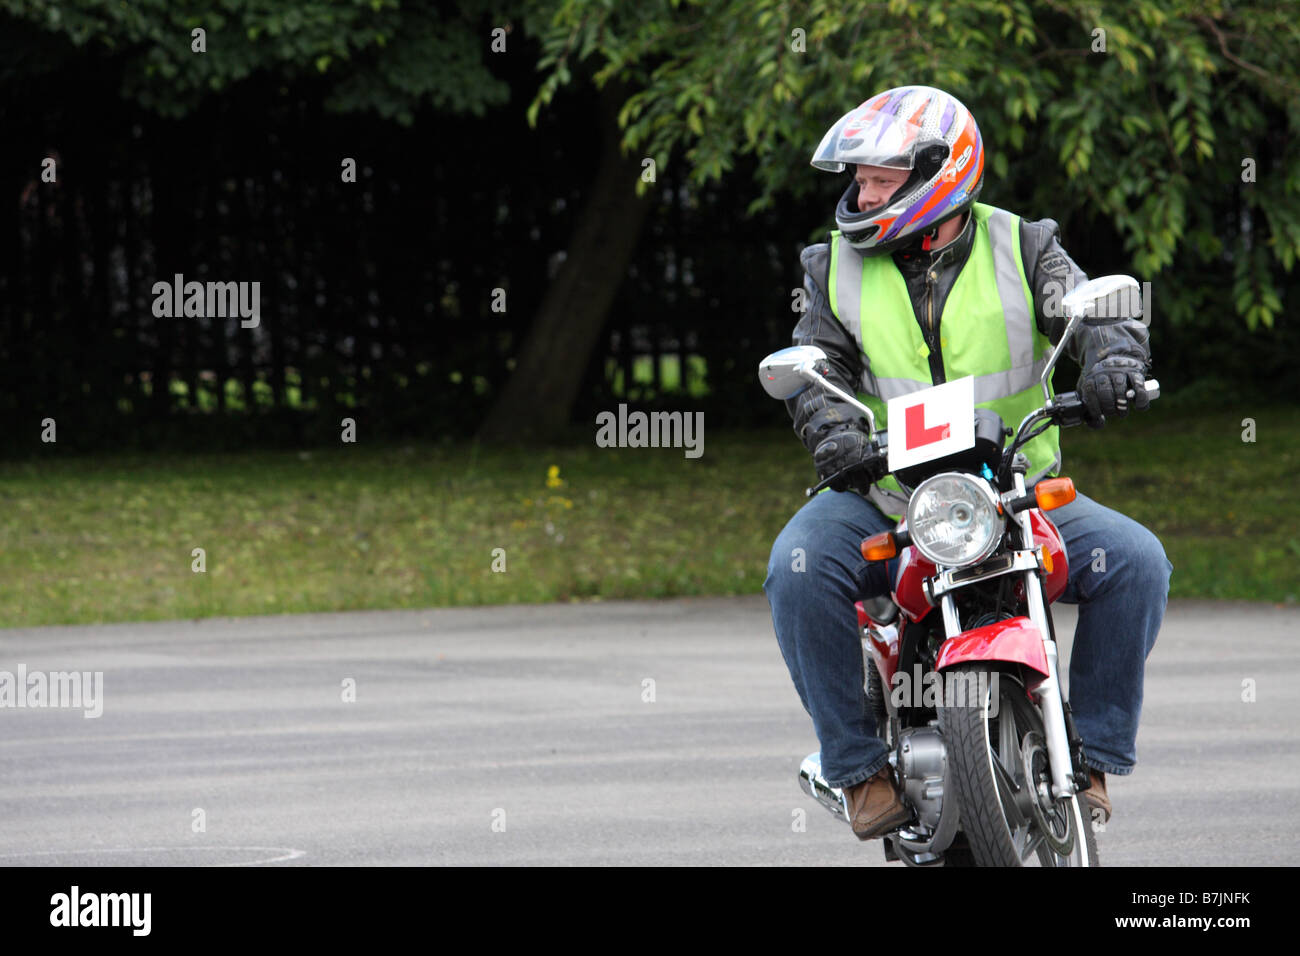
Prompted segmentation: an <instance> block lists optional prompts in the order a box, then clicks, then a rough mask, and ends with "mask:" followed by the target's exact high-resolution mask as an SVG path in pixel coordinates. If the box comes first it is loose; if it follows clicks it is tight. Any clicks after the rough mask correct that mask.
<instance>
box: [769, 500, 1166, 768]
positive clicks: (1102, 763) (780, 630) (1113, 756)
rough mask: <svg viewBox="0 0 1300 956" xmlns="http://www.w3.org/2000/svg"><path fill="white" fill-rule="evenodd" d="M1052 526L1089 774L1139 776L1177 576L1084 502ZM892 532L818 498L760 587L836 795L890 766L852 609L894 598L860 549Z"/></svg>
mask: <svg viewBox="0 0 1300 956" xmlns="http://www.w3.org/2000/svg"><path fill="white" fill-rule="evenodd" d="M1051 518H1052V520H1053V521H1054V522H1055V523H1056V525H1057V527H1058V528H1059V529H1060V531H1061V535H1062V537H1063V538H1064V540H1065V546H1066V552H1067V555H1068V557H1069V562H1070V579H1069V585H1068V586H1067V588H1066V591H1065V594H1064V595H1063V596H1062V598H1061V600H1062V601H1065V602H1067V603H1077V604H1078V605H1079V624H1078V628H1077V630H1076V633H1075V638H1074V649H1073V652H1072V656H1071V660H1070V706H1071V709H1072V711H1073V713H1074V719H1075V724H1076V726H1077V727H1078V730H1079V735H1080V737H1082V738H1083V744H1084V749H1085V751H1086V753H1087V757H1088V762H1089V764H1091V765H1092V766H1093V767H1094V768H1096V769H1097V770H1101V771H1103V772H1106V773H1112V774H1127V773H1132V771H1133V765H1134V763H1135V761H1136V758H1137V752H1136V740H1137V726H1138V719H1139V717H1140V716H1141V712H1142V680H1143V672H1144V667H1145V661H1146V657H1147V655H1148V654H1149V653H1150V651H1151V648H1152V646H1153V645H1154V644H1155V639H1156V634H1157V633H1158V632H1159V630H1160V622H1161V620H1162V619H1163V617H1164V610H1165V602H1166V599H1167V596H1168V593H1169V575H1170V572H1171V571H1172V566H1171V565H1170V563H1169V561H1168V559H1167V558H1166V557H1165V553H1164V549H1163V548H1162V547H1161V545H1160V542H1159V540H1158V539H1157V538H1156V537H1155V535H1153V534H1152V533H1151V532H1150V531H1148V530H1147V529H1146V528H1144V527H1142V526H1141V525H1140V524H1138V523H1137V522H1135V521H1133V520H1132V519H1130V518H1127V517H1125V516H1124V515H1121V514H1119V513H1118V512H1116V511H1112V510H1111V509H1109V508H1105V507H1103V506H1102V505H1099V504H1097V503H1096V502H1095V501H1092V500H1091V499H1089V498H1087V497H1085V496H1083V495H1079V496H1078V497H1077V498H1076V500H1075V501H1073V502H1071V503H1070V504H1068V505H1066V506H1064V507H1062V508H1058V509H1057V510H1055V511H1053V512H1052V513H1051ZM892 527H893V522H892V521H890V520H889V519H888V518H886V517H885V516H884V515H882V514H881V513H880V511H879V510H877V508H876V507H875V506H874V505H872V504H871V503H870V502H869V501H867V500H866V499H864V498H862V497H861V496H859V495H857V494H854V493H852V492H834V491H828V492H825V493H823V494H820V495H817V496H815V497H814V498H812V499H811V500H810V501H809V502H808V503H807V504H805V505H804V506H803V507H802V508H801V509H800V510H799V511H798V512H797V513H796V514H795V515H794V517H793V518H791V519H790V521H789V523H788V524H787V525H786V526H785V528H784V529H783V530H782V531H781V533H780V534H779V535H778V536H777V539H776V542H775V543H774V544H773V546H772V555H771V559H770V560H769V562H768V570H767V580H766V581H765V582H764V584H763V590H764V591H765V592H766V594H767V599H768V603H769V605H770V606H771V609H772V623H773V626H774V628H775V630H776V636H777V642H778V643H779V645H780V647H781V654H782V656H783V657H784V658H785V663H786V666H787V667H788V668H789V670H790V677H791V679H792V680H793V681H794V686H795V689H796V690H797V691H798V693H799V699H800V701H801V702H802V703H803V706H804V709H805V710H807V711H808V713H809V715H810V716H811V717H812V721H813V729H814V730H815V731H816V733H817V739H818V740H819V741H820V742H821V759H822V774H823V776H824V777H825V778H826V781H827V783H829V784H830V785H831V786H833V787H847V786H852V785H853V784H855V783H859V782H861V781H863V780H865V779H867V778H868V777H870V776H872V775H873V774H874V773H875V772H876V771H878V770H879V769H880V768H881V767H883V766H884V765H885V763H886V761H887V759H888V752H887V751H886V749H885V745H884V742H883V741H882V740H881V739H880V738H879V737H878V736H877V728H876V727H875V726H874V720H873V718H872V716H871V715H870V714H869V713H868V712H867V707H866V694H865V693H864V692H863V681H864V677H865V675H864V673H863V660H862V644H861V635H860V634H859V633H858V627H857V615H856V613H855V612H854V610H853V602H854V601H855V600H857V599H858V598H860V597H863V596H869V595H876V594H884V593H885V592H886V591H888V590H889V580H890V579H889V577H887V573H888V574H892V571H893V568H892V562H891V563H890V567H889V568H888V569H886V568H882V567H881V566H880V565H878V564H871V565H868V564H867V562H866V561H864V560H863V559H862V554H861V551H860V545H861V542H862V539H863V538H865V537H868V536H870V535H872V534H876V533H878V532H880V531H885V530H888V529H890V528H892ZM798 549H802V550H801V551H800V550H798ZM1097 549H1101V550H1100V551H1098V550H1097Z"/></svg>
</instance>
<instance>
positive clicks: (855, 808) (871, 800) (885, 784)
mask: <svg viewBox="0 0 1300 956" xmlns="http://www.w3.org/2000/svg"><path fill="white" fill-rule="evenodd" d="M844 802H845V803H846V804H848V808H849V823H850V825H851V826H852V827H853V832H854V833H856V834H857V835H858V839H859V840H872V839H875V838H876V837H880V836H884V835H885V834H886V833H889V832H890V831H891V830H897V829H898V828H899V827H901V826H902V825H903V824H904V823H907V822H908V821H909V820H911V819H912V811H911V810H909V809H907V806H906V805H905V804H904V803H903V798H902V797H901V796H900V795H899V793H898V788H897V787H896V786H895V785H894V775H893V771H892V769H891V768H890V766H889V765H888V764H886V765H885V766H884V767H883V768H882V769H881V771H880V772H879V773H878V774H876V775H875V776H874V777H868V778H867V779H866V780H863V781H862V782H861V783H859V784H855V785H854V786H852V787H846V788H845V790H844Z"/></svg>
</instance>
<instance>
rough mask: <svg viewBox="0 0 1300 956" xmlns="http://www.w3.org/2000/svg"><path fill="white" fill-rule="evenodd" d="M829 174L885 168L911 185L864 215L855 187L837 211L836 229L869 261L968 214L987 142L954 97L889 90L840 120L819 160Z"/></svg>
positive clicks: (926, 89)
mask: <svg viewBox="0 0 1300 956" xmlns="http://www.w3.org/2000/svg"><path fill="white" fill-rule="evenodd" d="M812 165H813V166H815V167H816V168H817V169H822V170H825V171H827V172H831V173H839V172H843V171H844V170H845V169H846V168H847V169H849V170H850V171H851V172H856V169H855V167H856V166H858V165H863V166H886V167H889V168H891V169H899V170H907V171H908V173H909V175H908V177H907V179H906V181H905V182H904V183H903V184H902V185H901V186H900V187H899V188H898V189H897V190H895V191H894V194H893V195H892V196H890V197H889V198H888V199H886V200H885V202H884V204H883V205H880V206H877V207H876V208H874V209H867V210H865V211H861V210H859V209H858V184H857V182H856V181H853V182H850V183H849V186H848V188H847V189H845V190H844V195H842V196H841V197H840V201H839V203H838V204H837V205H836V207H835V225H836V227H837V228H838V229H839V231H840V233H841V234H842V235H843V236H844V238H845V240H846V241H847V242H848V243H849V245H851V246H852V247H853V248H854V249H856V250H858V251H859V252H860V253H862V254H863V255H868V256H870V255H880V254H882V253H885V252H891V251H893V250H895V249H899V248H902V247H904V246H907V245H910V244H912V243H914V242H916V241H917V240H918V239H919V238H920V237H922V236H924V235H932V234H933V230H934V229H935V227H937V226H938V225H939V224H940V223H942V222H944V221H945V220H948V219H951V218H953V217H954V216H958V215H961V213H963V212H965V211H966V210H967V209H969V208H970V207H971V206H972V205H973V204H974V202H975V198H976V197H977V196H978V195H979V191H980V188H981V187H982V186H983V185H984V143H983V140H982V139H981V138H980V131H979V127H978V126H976V125H975V117H974V116H972V115H971V113H970V111H969V110H968V109H966V107H965V106H963V105H962V104H961V102H960V101H959V100H958V99H957V98H956V97H955V96H952V95H950V94H948V93H945V92H944V91H943V90H937V89H935V88H934V87H930V86H900V87H896V88H894V89H892V90H885V92H883V93H879V94H877V95H876V96H873V97H871V99H869V100H866V101H865V102H863V103H862V104H861V105H860V106H857V107H855V108H854V109H851V110H849V112H847V113H845V114H844V115H843V116H841V117H840V118H839V120H837V121H836V123H835V125H833V126H832V127H831V128H830V129H829V130H827V132H826V135H825V136H823V137H822V141H821V144H820V145H819V146H818V147H817V151H816V153H814V154H813V158H812Z"/></svg>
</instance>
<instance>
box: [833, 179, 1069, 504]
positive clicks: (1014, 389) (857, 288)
mask: <svg viewBox="0 0 1300 956" xmlns="http://www.w3.org/2000/svg"><path fill="white" fill-rule="evenodd" d="M972 215H973V217H974V219H975V238H974V243H973V244H972V246H971V250H970V258H969V259H968V260H967V262H966V264H965V265H964V266H963V267H962V270H961V273H960V274H959V275H958V276H957V281H956V282H955V283H954V284H953V287H952V291H951V292H949V294H948V298H947V300H946V301H945V302H944V305H943V313H942V315H941V316H936V324H937V326H938V329H939V334H940V338H939V350H940V354H941V356H942V358H943V369H944V376H945V378H946V380H947V381H953V380H955V379H959V378H964V377H965V376H967V375H973V376H974V377H975V404H976V406H978V407H981V408H989V409H992V410H993V411H995V412H997V413H998V414H999V415H1001V416H1002V420H1003V421H1004V422H1005V423H1006V424H1007V427H1009V428H1016V427H1017V426H1019V424H1020V422H1021V420H1022V419H1023V418H1024V417H1025V416H1026V415H1027V414H1029V413H1030V412H1032V411H1033V410H1034V409H1036V408H1039V407H1041V406H1042V404H1043V392H1042V389H1041V388H1040V387H1039V384H1038V381H1039V378H1040V377H1041V376H1042V374H1043V369H1044V368H1046V367H1047V357H1048V356H1049V355H1050V354H1051V351H1052V345H1051V342H1050V341H1049V340H1048V338H1047V336H1045V335H1043V333H1042V332H1040V331H1039V330H1038V324H1037V322H1035V320H1034V298H1033V293H1031V292H1030V289H1029V280H1028V279H1027V278H1026V277H1025V268H1024V264H1023V262H1022V261H1021V258H1020V217H1019V216H1016V215H1013V214H1012V213H1009V212H1007V211H1005V210H1003V209H998V208H996V207H994V206H987V205H985V204H983V203H975V205H974V206H973V208H972ZM830 246H831V261H830V290H829V291H830V307H831V311H832V312H834V313H835V317H836V318H837V319H839V321H840V323H841V324H842V325H843V326H844V327H845V328H846V329H847V330H848V331H849V332H850V333H851V334H852V335H853V338H854V341H856V342H857V344H858V348H859V349H860V350H861V351H862V355H863V365H864V368H865V371H864V372H863V376H862V381H861V383H859V393H858V398H859V400H860V401H862V402H863V403H864V404H865V405H867V406H868V407H869V408H870V409H871V411H872V412H873V413H874V414H875V416H876V427H877V428H881V429H883V428H888V427H889V422H888V415H887V411H886V404H885V403H886V402H888V401H889V399H891V398H895V397H897V396H899V395H907V394H909V393H911V392H916V391H920V390H921V389H924V388H930V387H931V386H932V385H934V384H935V383H934V381H933V379H932V377H931V373H930V364H929V356H930V349H929V347H928V346H927V345H926V344H925V337H924V336H923V335H922V333H921V327H920V325H919V324H918V322H917V320H916V314H915V310H914V309H913V307H912V300H911V298H910V297H909V296H908V294H907V284H906V282H905V281H904V280H903V274H902V273H901V272H899V271H898V266H897V265H895V264H894V260H893V257H892V256H887V255H886V256H866V257H864V256H862V255H861V254H859V253H858V252H857V251H856V250H855V249H854V248H853V247H852V246H850V245H849V244H848V242H846V241H845V240H844V238H843V237H842V236H841V235H840V233H839V232H832V233H831V243H830ZM1053 394H1054V393H1053ZM1059 436H1060V429H1058V428H1057V427H1056V426H1052V427H1051V428H1049V429H1048V430H1047V431H1045V432H1044V433H1043V434H1042V435H1039V436H1038V437H1037V438H1035V439H1034V440H1033V441H1031V442H1029V443H1028V444H1027V445H1025V446H1024V447H1023V448H1021V451H1022V452H1024V453H1025V455H1026V456H1028V458H1029V471H1028V473H1027V474H1026V476H1025V481H1026V486H1028V485H1032V483H1033V482H1035V481H1037V480H1038V479H1040V478H1042V477H1045V476H1046V475H1049V474H1055V473H1056V472H1057V469H1059V468H1060V464H1061V446H1060V440H1059ZM869 497H870V498H871V500H872V502H874V503H875V505H876V507H878V508H879V509H880V510H881V511H882V512H884V513H885V514H886V515H889V516H890V517H892V518H894V519H895V520H897V519H898V517H900V516H901V515H902V514H903V513H904V512H905V511H906V508H907V495H905V494H903V492H902V491H901V489H900V488H899V485H898V482H897V481H895V480H894V478H893V476H890V477H888V478H885V479H883V480H882V481H879V482H877V483H876V484H875V486H873V487H872V489H871V492H870V495H869Z"/></svg>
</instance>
